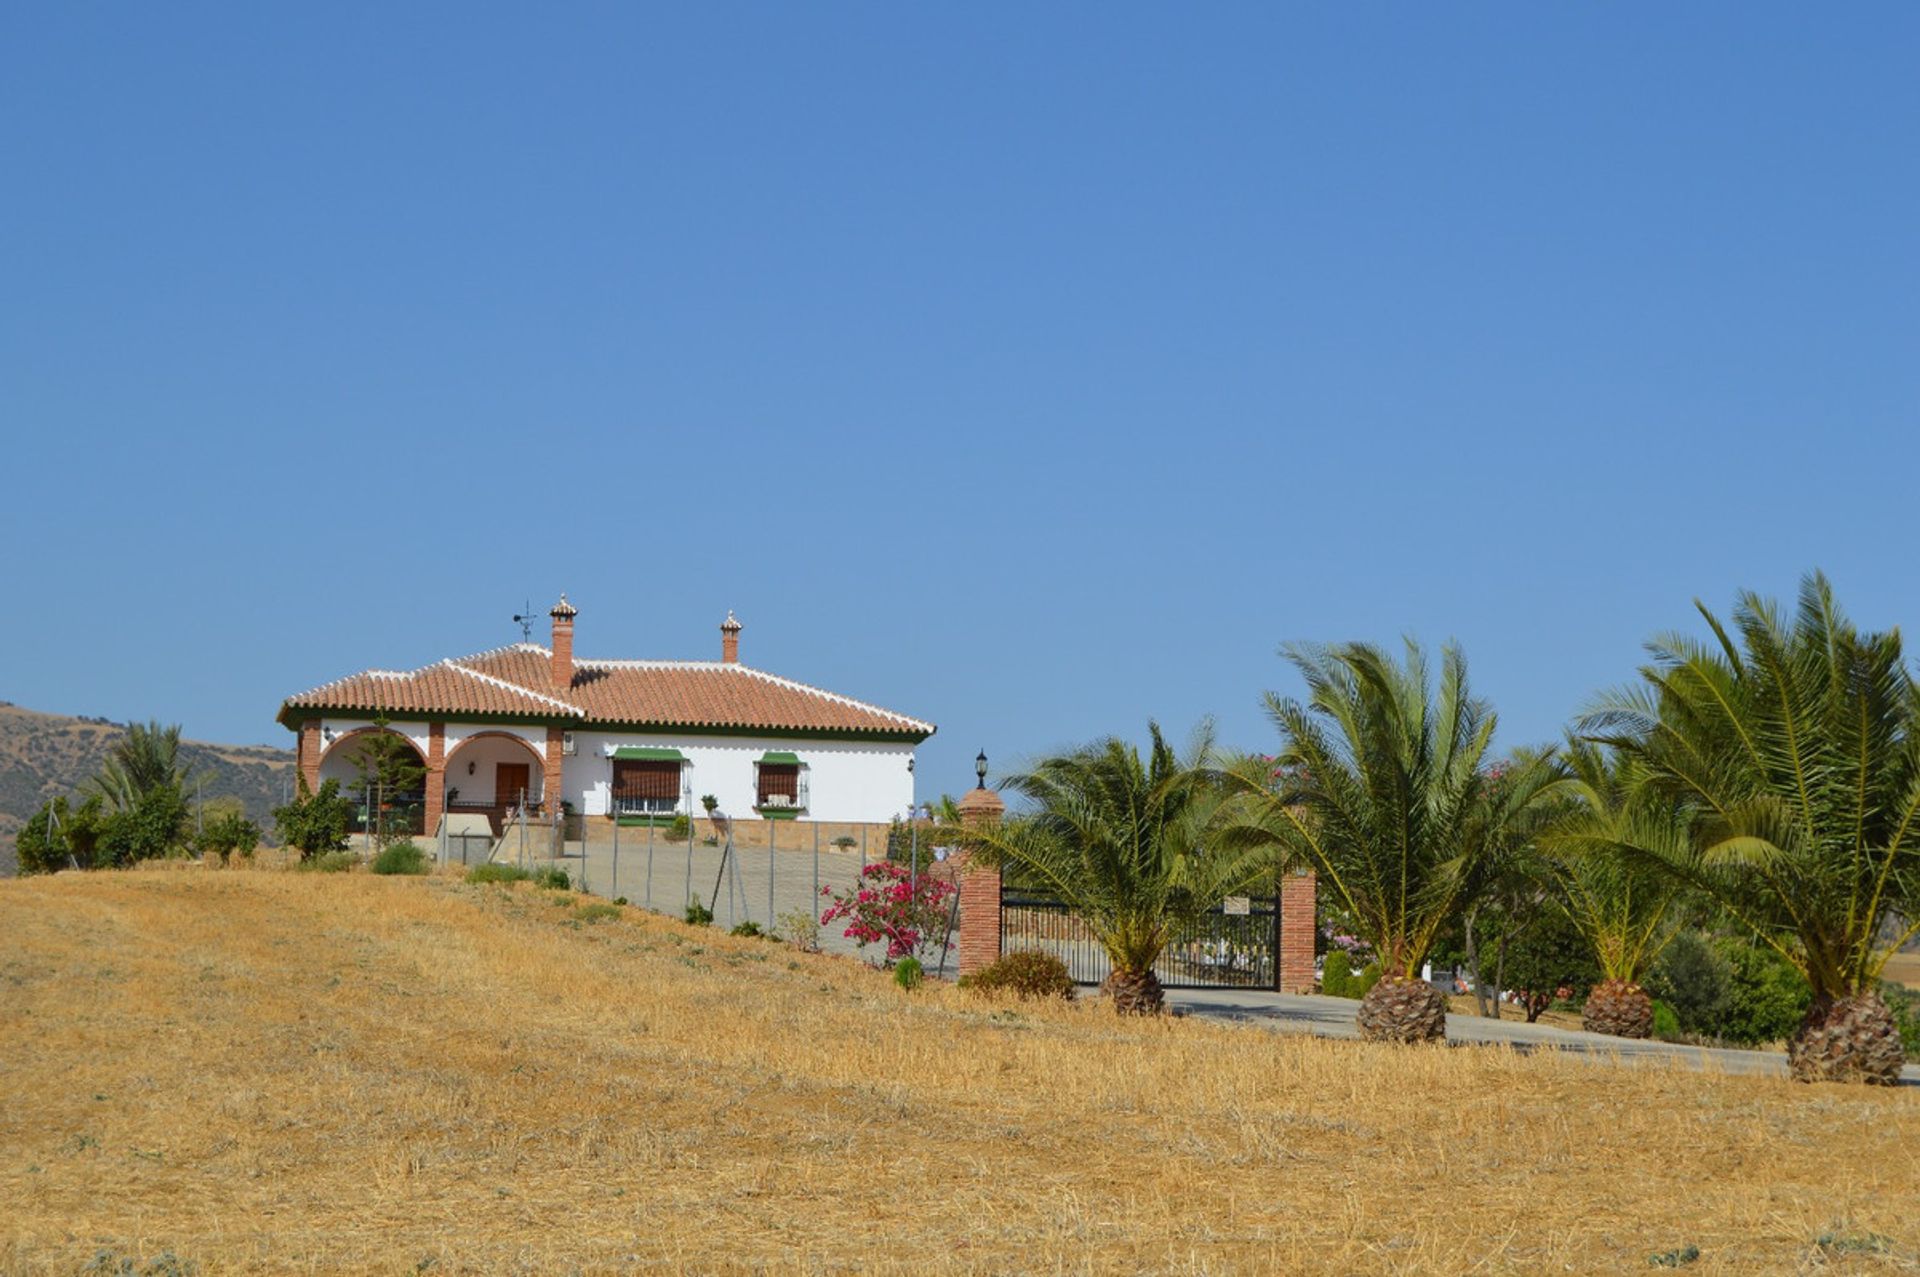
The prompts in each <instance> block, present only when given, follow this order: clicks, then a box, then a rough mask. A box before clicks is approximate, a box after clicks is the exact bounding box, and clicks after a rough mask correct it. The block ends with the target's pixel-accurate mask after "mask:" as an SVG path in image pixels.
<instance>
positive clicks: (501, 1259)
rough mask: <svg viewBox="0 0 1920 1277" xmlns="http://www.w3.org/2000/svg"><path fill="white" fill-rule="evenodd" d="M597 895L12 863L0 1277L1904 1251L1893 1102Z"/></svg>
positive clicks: (1908, 1171) (1595, 1265)
mask: <svg viewBox="0 0 1920 1277" xmlns="http://www.w3.org/2000/svg"><path fill="white" fill-rule="evenodd" d="M581 903H582V902H581V901H580V900H579V899H578V898H576V897H571V896H568V895H566V894H565V893H555V892H544V891H537V890H534V889H532V888H530V887H527V886H525V885H521V886H514V887H503V886H467V885H465V884H463V883H461V882H459V881H457V880H453V879H447V878H427V879H419V878H415V879H394V878H377V877H373V876H371V875H366V874H364V873H352V874H324V875H322V874H296V873H290V872H281V871H276V870H271V869H264V868H263V869H250V870H239V869H236V870H232V871H224V872H223V871H218V870H211V869H200V868H188V867H180V866H167V865H156V866H153V867H148V868H142V869H138V870H132V871H125V872H114V873H94V874H85V875H82V874H75V873H65V874H60V875H56V876H54V877H50V878H37V879H20V880H15V881H11V882H6V883H0V931H3V932H4V934H6V935H7V936H8V937H9V943H8V945H7V947H6V949H5V950H4V951H3V952H0V1202H5V1203H6V1204H7V1206H6V1210H5V1212H4V1215H5V1227H4V1228H0V1271H5V1272H28V1273H39V1272H47V1273H73V1272H76V1271H79V1270H80V1269H81V1268H82V1267H84V1266H85V1265H87V1264H89V1263H95V1262H96V1261H99V1262H102V1263H105V1264H108V1265H117V1264H118V1263H119V1262H120V1261H121V1260H123V1259H124V1260H128V1261H131V1262H132V1263H134V1264H136V1265H138V1266H141V1267H147V1266H151V1265H154V1264H156V1263H162V1264H163V1263H165V1262H168V1260H169V1258H170V1259H172V1260H177V1261H180V1263H181V1264H183V1265H186V1264H190V1265H193V1266H194V1269H195V1271H197V1272H199V1273H202V1274H210V1273H222V1272H230V1271H245V1272H286V1271H303V1272H306V1271H343V1270H344V1271H369V1272H392V1273H401V1272H417V1271H428V1272H434V1273H464V1272H475V1273H478V1272H488V1273H492V1272H525V1273H545V1272H567V1271H627V1270H630V1269H633V1268H636V1267H645V1268H649V1269H655V1268H658V1269H664V1270H668V1271H674V1270H696V1271H714V1270H729V1269H731V1270H741V1271H744V1270H749V1269H751V1270H756V1271H765V1272H829V1271H832V1272H840V1271H853V1270H860V1271H871V1270H878V1271H907V1270H909V1269H911V1270H913V1271H919V1272H1027V1271H1040V1272H1079V1271H1091V1270H1102V1271H1130V1272H1182V1273H1185V1272H1272V1271H1365V1272H1412V1271H1421V1272H1465V1271H1469V1270H1473V1271H1480V1272H1489V1271H1492V1272H1522V1271H1524V1272H1539V1271H1578V1272H1600V1271H1634V1272H1645V1271H1648V1270H1649V1263H1650V1258H1652V1257H1666V1258H1672V1259H1674V1260H1675V1261H1676V1262H1677V1261H1678V1260H1679V1259H1681V1258H1684V1257H1685V1256H1686V1255H1687V1253H1688V1248H1689V1247H1698V1249H1699V1255H1698V1258H1697V1259H1695V1260H1692V1261H1691V1262H1688V1263H1687V1265H1686V1268H1687V1271H1689V1272H1733V1271H1739V1272H1752V1271H1794V1270H1796V1269H1802V1268H1810V1267H1820V1268H1823V1269H1827V1270H1832V1271H1863V1272H1864V1271H1876V1272H1877V1271H1910V1270H1911V1268H1912V1266H1914V1265H1915V1264H1916V1263H1920V1251H1917V1250H1916V1237H1915V1235H1914V1229H1915V1224H1914V1219H1913V1216H1912V1213H1911V1206H1912V1203H1913V1202H1914V1201H1916V1200H1920V1103H1916V1101H1915V1097H1914V1095H1913V1093H1912V1091H1911V1090H1910V1089H1904V1088H1903V1089H1896V1090H1891V1091H1881V1090H1875V1089H1871V1088H1861V1087H1839V1086H1806V1085H1795V1084H1792V1083H1789V1082H1786V1081H1784V1080H1773V1079H1767V1078H1757V1077H1725V1076H1718V1075H1712V1074H1700V1073H1694V1072H1688V1071H1677V1070H1676V1071H1666V1070H1661V1069H1651V1068H1647V1069H1640V1068H1628V1067H1623V1066H1620V1065H1618V1064H1613V1063H1608V1062H1595V1061H1588V1060H1582V1059H1577V1058H1569V1057H1564V1056H1557V1055H1537V1056H1531V1057H1522V1056H1516V1055H1513V1054H1509V1053H1507V1052H1504V1051H1496V1050H1487V1049H1447V1048H1438V1047H1420V1048H1405V1047H1393V1046H1384V1045H1380V1046H1375V1045H1365V1044H1359V1043H1345V1042H1327V1041H1319V1040H1313V1039H1306V1038H1294V1037H1282V1036H1275V1035H1270V1034H1268V1033H1266V1032H1263V1031H1260V1030H1256V1029H1251V1028H1237V1027H1233V1026H1229V1025H1219V1024H1210V1023H1201V1022H1196V1021H1193V1020H1175V1019H1167V1018H1160V1019H1144V1020H1140V1019H1125V1020H1123V1019H1118V1018H1116V1017H1114V1016H1113V1015H1112V1014H1111V1013H1110V1012H1107V1011H1105V1010H1104V1009H1095V1008H1092V1007H1082V1006H1059V1005H1056V1006H1047V1007H1042V1006H1037V1005H1033V1004H1024V1005H1023V1004H1013V1005H1004V1004H994V1003H989V1002H984V1001H980V1000H977V999H976V998H974V997H973V996H972V995H969V994H967V993H964V992H961V991H957V990H952V989H948V988H944V987H933V986H928V987H926V988H923V989H922V990H920V991H919V992H918V993H915V994H911V995H909V994H905V993H902V992H900V991H899V990H897V989H895V988H894V987H893V986H892V984H891V983H890V982H888V980H887V979H886V977H885V976H884V975H883V974H880V973H877V972H872V971H868V970H866V969H865V968H862V967H860V966H858V965H857V964H854V963H852V962H849V961H845V960H840V959H833V958H828V957H821V956H810V955H803V954H799V953H797V952H795V951H793V950H790V949H788V948H785V947H782V946H779V945H776V944H770V943H768V942H765V941H759V940H746V939H739V940H736V939H731V938H727V937H724V936H721V935H719V934H718V933H717V932H714V931H711V930H705V929H694V928H691V927H688V926H685V925H683V924H681V923H679V922H676V921H671V920H667V919H664V918H661V917H658V916H653V915H645V914H641V913H639V912H637V911H634V910H625V911H623V912H622V913H621V914H620V915H619V916H617V917H613V918H611V919H605V918H597V917H596V914H598V913H603V912H605V911H604V910H599V911H590V912H587V913H585V914H583V913H582V912H581V908H580V906H581ZM138 1270H139V1269H138V1268H136V1269H133V1271H138ZM98 1271H119V1269H118V1268H117V1267H103V1268H99V1269H98ZM156 1271H158V1270H157V1269H156Z"/></svg>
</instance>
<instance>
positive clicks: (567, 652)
mask: <svg viewBox="0 0 1920 1277" xmlns="http://www.w3.org/2000/svg"><path fill="white" fill-rule="evenodd" d="M579 614H580V612H579V609H578V608H576V607H574V606H573V604H571V603H569V602H567V596H566V595H565V594H562V595H561V596H560V601H559V602H558V603H555V604H554V605H553V611H551V612H549V613H547V615H548V616H550V617H552V618H553V687H554V690H555V691H557V692H564V691H566V690H567V689H568V688H570V687H572V686H573V618H574V617H576V616H578V615H579Z"/></svg>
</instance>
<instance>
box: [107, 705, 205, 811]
mask: <svg viewBox="0 0 1920 1277" xmlns="http://www.w3.org/2000/svg"><path fill="white" fill-rule="evenodd" d="M194 780H195V778H194V777H192V776H189V775H188V774H187V772H186V771H185V769H184V768H183V767H182V766H181V761H180V725H179V724H178V723H175V724H174V725H172V726H171V727H162V726H161V725H160V724H159V723H158V722H152V723H146V724H141V723H133V724H130V725H129V726H128V728H127V734H126V735H125V736H122V737H121V738H120V739H119V740H117V741H115V742H114V743H113V748H112V749H111V750H110V751H109V752H108V754H107V759H106V762H104V763H103V764H101V767H100V774H99V775H98V776H96V777H94V778H93V780H92V781H91V782H90V783H91V784H92V785H93V787H94V789H95V790H97V791H98V792H99V793H100V795H101V796H102V797H103V798H105V799H106V800H107V805H108V806H109V807H111V808H112V809H113V810H114V811H129V810H131V809H132V808H134V807H135V806H137V805H138V803H139V801H140V799H141V798H143V797H144V796H146V795H147V794H149V793H151V792H152V791H154V790H155V789H161V788H172V789H176V790H178V791H180V792H181V793H182V794H185V793H186V791H187V789H188V787H189V786H191V785H192V784H193V783H194Z"/></svg>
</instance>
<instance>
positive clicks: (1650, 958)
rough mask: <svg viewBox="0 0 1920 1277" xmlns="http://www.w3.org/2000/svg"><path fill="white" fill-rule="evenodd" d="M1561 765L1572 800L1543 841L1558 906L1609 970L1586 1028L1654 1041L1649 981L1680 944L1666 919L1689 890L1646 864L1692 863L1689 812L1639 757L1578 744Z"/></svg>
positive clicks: (1584, 1019) (1585, 1013) (1587, 1010)
mask: <svg viewBox="0 0 1920 1277" xmlns="http://www.w3.org/2000/svg"><path fill="white" fill-rule="evenodd" d="M1562 758H1563V759H1564V761H1565V765H1566V769H1567V772H1568V773H1569V782H1568V787H1567V790H1566V793H1565V801H1564V803H1562V804H1561V805H1560V807H1559V810H1558V811H1556V812H1555V813H1553V816H1552V817H1551V819H1550V820H1549V822H1548V825H1547V828H1546V829H1545V830H1544V831H1543V833H1542V834H1541V838H1540V841H1541V846H1542V849H1543V851H1544V852H1545V853H1546V854H1545V855H1544V857H1543V858H1542V860H1543V867H1544V871H1545V874H1546V876H1547V878H1548V880H1549V881H1550V882H1551V883H1552V885H1553V887H1554V899H1555V901H1556V902H1557V903H1558V905H1559V907H1560V908H1561V909H1562V910H1564V911H1565V913H1566V915H1567V917H1568V918H1569V919H1570V920H1571V921H1572V923H1573V925H1574V928H1575V929H1576V930H1577V931H1579V932H1580V934H1581V935H1582V936H1583V937H1585V938H1586V941H1587V943H1588V944H1589V945H1591V946H1592V947H1593V952H1594V957H1595V958H1596V960H1597V961H1598V963H1599V966H1600V975H1601V980H1600V983H1599V984H1597V985H1595V986H1594V988H1593V991H1592V992H1591V993H1590V994H1588V995H1587V1001H1586V1005H1585V1007H1584V1008H1583V1009H1582V1011H1581V1016H1580V1019H1581V1023H1582V1024H1583V1025H1584V1026H1585V1027H1586V1028H1587V1029H1589V1030H1591V1031H1592V1032H1595V1033H1609V1034H1612V1035H1613V1036H1615V1037H1622V1038H1644V1037H1648V1036H1650V1035H1651V1034H1652V1032H1653V999H1652V998H1651V997H1650V996H1649V995H1648V994H1647V991H1646V989H1644V988H1643V987H1642V986H1641V983H1640V982H1641V980H1642V979H1643V978H1644V977H1645V976H1646V973H1647V968H1649V967H1651V966H1652V965H1653V962H1654V959H1656V958H1658V957H1659V956H1660V951H1661V950H1662V949H1664V948H1666V945H1667V941H1668V940H1670V939H1671V938H1672V936H1673V929H1672V928H1671V927H1669V926H1668V925H1667V919H1668V915H1669V914H1670V913H1671V911H1672V908H1673V904H1674V901H1675V899H1676V898H1677V897H1678V895H1679V892H1680V884H1679V881H1678V880H1677V879H1675V878H1674V877H1673V876H1672V875H1670V874H1662V873H1658V872H1655V871H1650V870H1649V869H1648V868H1647V866H1646V865H1645V864H1644V863H1643V862H1642V857H1644V856H1645V855H1647V854H1649V851H1648V850H1647V849H1651V854H1658V855H1665V856H1680V855H1684V854H1685V850H1686V848H1687V846H1688V844H1689V839H1690V837H1691V834H1690V831H1689V827H1688V818H1689V812H1688V810H1687V808H1686V807H1685V806H1684V805H1683V804H1681V803H1678V802H1676V801H1675V800H1674V799H1673V798H1672V797H1671V796H1670V795H1668V794H1666V793H1664V792H1662V791H1661V790H1659V789H1658V788H1657V787H1655V786H1653V785H1649V784H1648V783H1646V782H1647V778H1646V772H1645V769H1644V768H1643V767H1642V766H1641V765H1640V764H1639V762H1638V760H1636V759H1635V758H1634V757H1633V756H1632V755H1629V754H1624V753H1621V752H1620V751H1617V750H1606V749H1602V748H1601V747H1600V746H1598V745H1595V744H1594V743H1593V742H1591V741H1586V740H1580V739H1578V738H1575V739H1572V740H1569V741H1568V742H1567V746H1566V749H1565V750H1564V751H1563V753H1562Z"/></svg>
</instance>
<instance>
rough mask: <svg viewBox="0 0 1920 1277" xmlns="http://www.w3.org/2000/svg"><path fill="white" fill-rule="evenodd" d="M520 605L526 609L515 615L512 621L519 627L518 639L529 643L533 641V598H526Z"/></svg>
mask: <svg viewBox="0 0 1920 1277" xmlns="http://www.w3.org/2000/svg"><path fill="white" fill-rule="evenodd" d="M520 606H521V607H523V608H525V609H526V610H525V611H524V612H521V613H520V614H519V615H518V616H515V617H514V618H513V623H514V624H515V625H517V626H519V627H520V641H521V642H522V643H531V642H533V600H532V599H528V600H527V601H526V602H524V603H522V604H521V605H520Z"/></svg>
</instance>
